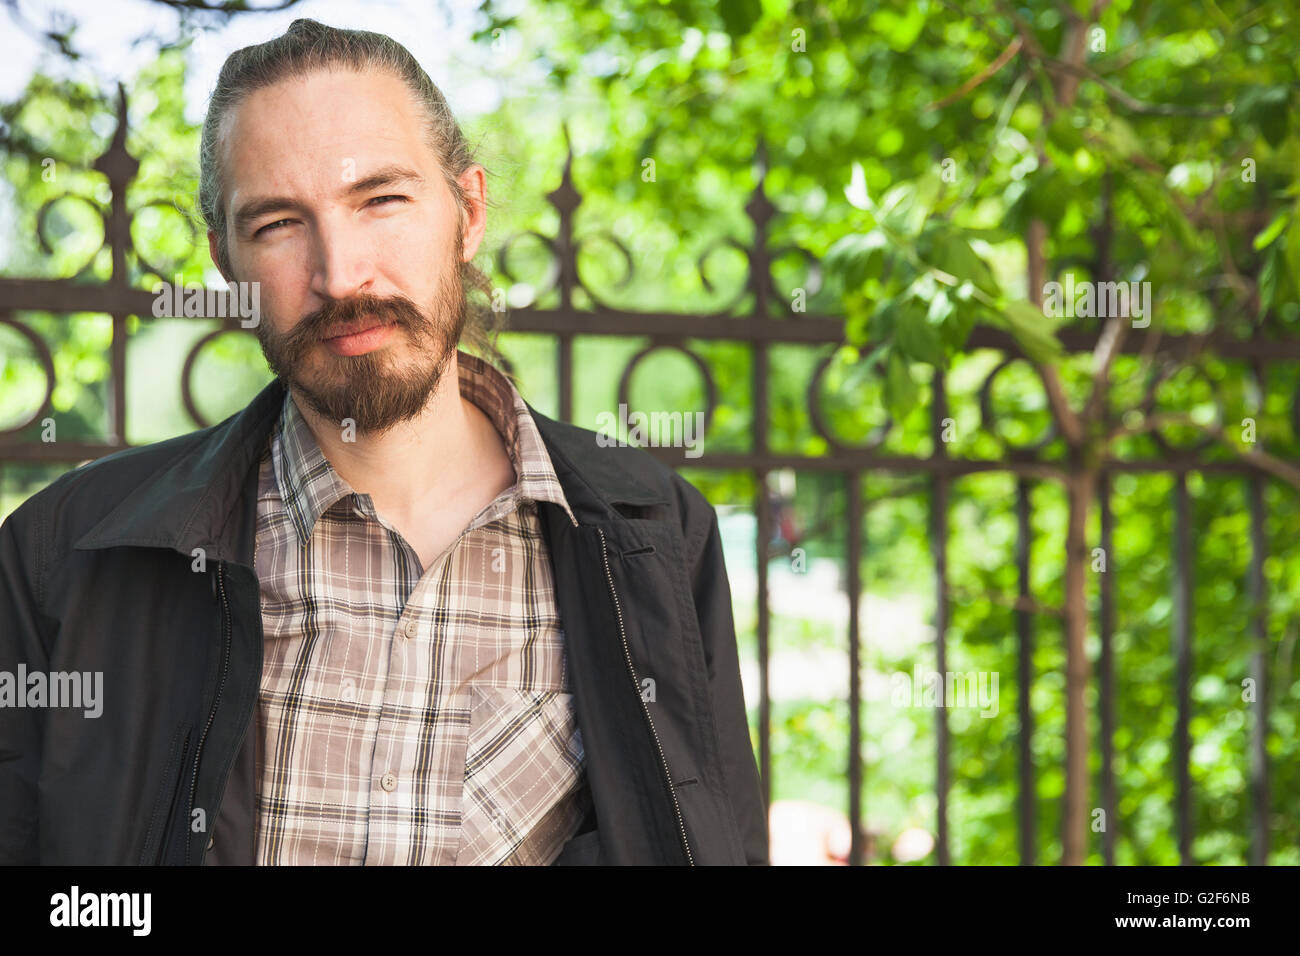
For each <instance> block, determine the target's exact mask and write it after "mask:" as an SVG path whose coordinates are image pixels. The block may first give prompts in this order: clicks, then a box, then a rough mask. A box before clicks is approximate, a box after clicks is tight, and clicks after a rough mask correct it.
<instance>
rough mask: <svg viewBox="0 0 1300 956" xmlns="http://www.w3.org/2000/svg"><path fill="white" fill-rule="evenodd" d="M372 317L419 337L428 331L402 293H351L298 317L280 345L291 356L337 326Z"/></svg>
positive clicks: (426, 325) (421, 314)
mask: <svg viewBox="0 0 1300 956" xmlns="http://www.w3.org/2000/svg"><path fill="white" fill-rule="evenodd" d="M366 316H373V317H374V318H375V319H377V320H378V321H379V322H380V323H381V324H383V325H395V326H398V327H399V328H404V329H406V330H407V331H408V332H410V333H412V337H413V338H414V339H417V340H418V339H419V338H421V337H422V336H423V334H424V333H426V332H427V331H428V328H427V327H428V324H429V320H428V319H427V318H426V317H425V316H424V314H423V313H421V312H420V310H419V309H418V308H417V307H416V305H415V303H414V302H412V301H411V300H410V299H408V298H406V297H405V296H401V295H398V296H378V295H369V294H362V295H355V296H349V297H348V298H346V299H331V300H329V301H327V302H326V303H325V304H324V305H322V306H321V307H320V308H319V309H317V310H316V311H314V312H310V313H308V314H307V315H305V316H303V318H302V320H301V321H300V322H298V324H297V325H295V326H294V327H293V329H292V330H291V331H290V332H289V333H288V334H287V335H286V336H285V339H284V343H283V344H284V347H285V349H286V350H287V351H288V352H289V353H290V354H291V355H295V356H298V355H301V354H302V353H304V352H305V351H306V350H307V349H308V348H310V347H311V346H312V345H314V344H316V343H317V342H320V341H321V340H323V339H324V338H325V337H326V336H327V334H328V333H330V332H331V331H333V330H335V329H337V327H338V326H341V325H346V324H348V323H351V322H356V321H358V320H360V319H361V318H363V317H366Z"/></svg>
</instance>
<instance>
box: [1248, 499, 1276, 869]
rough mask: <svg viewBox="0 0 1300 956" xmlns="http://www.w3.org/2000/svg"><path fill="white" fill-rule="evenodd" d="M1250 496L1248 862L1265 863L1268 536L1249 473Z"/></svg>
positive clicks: (1253, 863)
mask: <svg viewBox="0 0 1300 956" xmlns="http://www.w3.org/2000/svg"><path fill="white" fill-rule="evenodd" d="M1246 489H1247V492H1248V494H1249V499H1250V571H1249V574H1250V602H1251V605H1252V608H1251V615H1250V618H1251V620H1250V624H1251V630H1252V631H1254V637H1255V651H1254V653H1253V654H1251V656H1250V676H1251V679H1252V680H1253V681H1254V682H1255V702H1254V705H1253V709H1254V711H1255V714H1254V720H1253V721H1251V725H1250V795H1251V805H1252V810H1253V813H1252V816H1253V819H1252V821H1251V823H1252V827H1251V829H1252V834H1251V841H1250V863H1251V865H1252V866H1267V865H1268V855H1269V838H1268V818H1269V804H1270V802H1271V800H1270V793H1269V768H1268V747H1267V740H1268V701H1269V681H1268V606H1267V605H1266V603H1265V601H1266V599H1267V592H1266V591H1265V582H1264V559H1265V557H1267V555H1268V536H1267V534H1266V532H1265V529H1264V515H1265V512H1264V479H1263V478H1262V477H1261V476H1260V475H1259V474H1258V473H1255V474H1252V475H1251V476H1250V478H1248V479H1247V485H1246Z"/></svg>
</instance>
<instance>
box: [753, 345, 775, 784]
mask: <svg viewBox="0 0 1300 956" xmlns="http://www.w3.org/2000/svg"><path fill="white" fill-rule="evenodd" d="M753 362H754V365H753V369H752V372H753V378H752V391H751V394H750V404H751V405H752V407H753V409H754V422H753V424H754V428H753V435H754V454H755V455H766V454H767V388H768V381H767V345H766V344H765V343H763V342H757V343H755V344H754V358H753ZM767 475H768V472H767V469H766V468H760V469H757V470H756V471H755V473H754V478H755V480H756V482H757V485H758V492H757V494H758V534H757V537H758V541H757V549H756V550H757V555H756V560H757V561H758V568H757V570H758V594H757V598H758V621H757V627H758V769H759V776H760V777H761V778H762V784H763V806H765V807H771V806H772V697H771V690H770V687H769V685H768V658H769V654H770V651H771V649H770V647H769V644H768V637H769V629H770V627H771V620H770V615H769V612H768V592H767V586H768V585H767V561H768V552H767V548H768V542H769V541H771V539H772V528H771V523H770V520H769V519H770V513H769V510H768V489H767Z"/></svg>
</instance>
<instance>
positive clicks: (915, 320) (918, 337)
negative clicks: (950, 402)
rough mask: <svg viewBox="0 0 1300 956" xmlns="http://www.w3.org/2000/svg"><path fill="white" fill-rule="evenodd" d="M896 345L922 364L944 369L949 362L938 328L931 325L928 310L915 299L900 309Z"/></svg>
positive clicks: (895, 332)
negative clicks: (926, 363) (927, 363)
mask: <svg viewBox="0 0 1300 956" xmlns="http://www.w3.org/2000/svg"><path fill="white" fill-rule="evenodd" d="M894 343H895V345H896V346H897V347H898V348H899V349H901V350H902V351H903V352H904V353H905V354H907V355H908V356H910V357H911V358H914V359H918V360H920V361H922V362H929V363H930V364H931V365H936V366H940V367H942V366H943V365H944V363H945V362H946V361H947V356H945V355H944V351H943V337H942V336H941V335H940V334H939V328H938V326H937V325H934V324H933V323H931V321H930V318H929V316H928V315H927V314H926V310H925V309H924V308H922V307H921V304H920V303H919V302H917V301H916V300H914V299H912V300H908V301H907V302H905V303H903V304H902V305H900V306H899V307H898V312H897V319H896V320H895V325H894Z"/></svg>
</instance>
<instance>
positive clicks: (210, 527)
mask: <svg viewBox="0 0 1300 956" xmlns="http://www.w3.org/2000/svg"><path fill="white" fill-rule="evenodd" d="M286 394H287V392H286V389H285V387H284V384H283V383H282V382H281V381H280V380H279V379H274V380H272V381H271V383H270V384H268V385H267V386H266V387H265V388H263V389H262V391H261V392H259V393H258V394H257V396H256V397H255V398H254V399H253V400H252V401H251V402H249V404H248V405H247V406H245V407H244V408H243V410H241V411H239V412H237V413H236V414H234V415H232V416H230V417H229V418H227V419H226V420H225V421H224V422H221V423H220V424H218V425H213V426H210V427H209V428H205V429H202V430H201V431H197V432H193V433H191V434H189V435H183V436H180V437H178V438H173V439H169V440H168V441H167V442H163V443H160V444H159V445H158V446H154V447H157V448H158V450H161V449H162V447H164V446H165V445H168V444H175V445H176V446H177V449H178V451H177V454H176V455H175V456H172V457H169V458H167V459H166V461H164V463H163V464H162V465H161V466H160V467H158V468H157V469H156V470H154V471H152V472H150V473H148V474H147V475H145V476H144V477H143V478H139V479H137V478H135V477H132V479H131V480H132V481H134V482H136V485H135V488H134V490H132V491H131V492H129V493H128V494H127V495H126V496H125V497H124V498H122V500H121V501H119V502H118V504H117V505H116V506H115V507H114V508H113V509H112V510H111V511H109V513H108V514H107V515H106V516H105V517H104V518H103V519H102V520H101V521H100V522H99V523H98V524H96V525H95V526H94V527H93V528H91V529H90V530H89V531H88V532H86V533H85V534H84V535H82V536H81V537H80V538H79V539H78V540H77V541H76V543H75V544H74V545H73V547H74V548H75V549H77V550H81V551H86V550H95V549H99V548H116V547H153V548H171V549H173V550H175V551H179V552H180V553H182V554H184V555H186V556H191V555H193V554H194V552H195V550H196V549H200V548H201V549H203V553H204V557H205V558H206V559H207V560H213V561H236V562H242V563H245V564H251V555H252V551H251V538H250V537H249V535H250V534H251V531H250V527H249V525H250V520H249V518H250V516H251V515H252V514H253V513H254V510H255V507H256V502H255V498H256V493H255V489H256V480H257V465H258V463H259V461H260V459H261V455H262V453H263V452H264V450H266V449H267V448H268V443H269V440H270V435H271V430H272V428H274V426H275V423H276V421H277V419H278V418H279V416H280V413H281V410H282V409H283V405H284V399H285V395H286ZM524 404H525V406H526V407H527V409H528V411H529V413H530V414H531V415H532V416H533V420H534V422H535V423H536V424H537V428H538V431H539V432H540V433H541V436H542V441H543V443H544V444H545V446H546V450H547V452H548V453H549V454H550V456H551V461H552V464H553V465H554V466H555V475H556V478H557V479H558V480H559V482H560V485H561V487H562V488H563V489H564V496H565V498H566V500H567V501H568V503H569V506H570V508H571V509H572V511H573V514H574V515H575V516H576V517H577V520H578V521H579V523H582V522H599V521H608V520H611V519H617V518H619V517H620V515H619V513H618V510H617V509H616V508H615V507H614V506H615V505H616V504H630V505H636V506H645V505H656V504H658V505H666V504H669V503H670V502H669V499H668V498H667V497H666V496H665V495H664V494H663V492H661V491H658V490H656V489H655V488H653V487H652V486H651V485H650V484H649V483H647V482H646V481H645V480H644V479H642V478H641V477H639V476H638V475H637V474H635V473H634V472H632V471H630V470H629V469H627V468H626V467H622V466H621V465H620V462H624V461H625V460H626V459H625V458H624V456H622V455H615V454H611V453H610V452H609V451H608V450H603V449H600V448H599V447H598V446H597V444H596V442H595V440H594V437H595V436H594V433H593V432H591V431H589V430H587V429H583V428H578V427H577V426H574V425H569V424H566V423H564V422H558V421H555V420H554V419H551V418H548V417H547V416H545V415H543V414H541V413H540V412H538V411H537V410H536V409H535V408H533V407H532V405H530V404H528V403H527V402H525V403H524ZM138 451H139V450H138V449H128V450H127V451H124V452H117V453H115V454H114V455H111V456H109V457H108V458H105V459H100V461H99V462H95V463H92V464H90V465H87V466H86V467H87V468H88V469H93V468H96V467H98V466H101V465H102V466H105V467H106V466H107V465H108V464H109V462H110V460H111V459H115V458H118V457H119V456H123V455H132V454H136V453H138ZM616 457H617V458H618V459H619V461H615V460H614V459H615V458H616ZM92 480H93V479H92ZM241 503H242V505H243V512H242V514H241V512H240V505H241Z"/></svg>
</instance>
